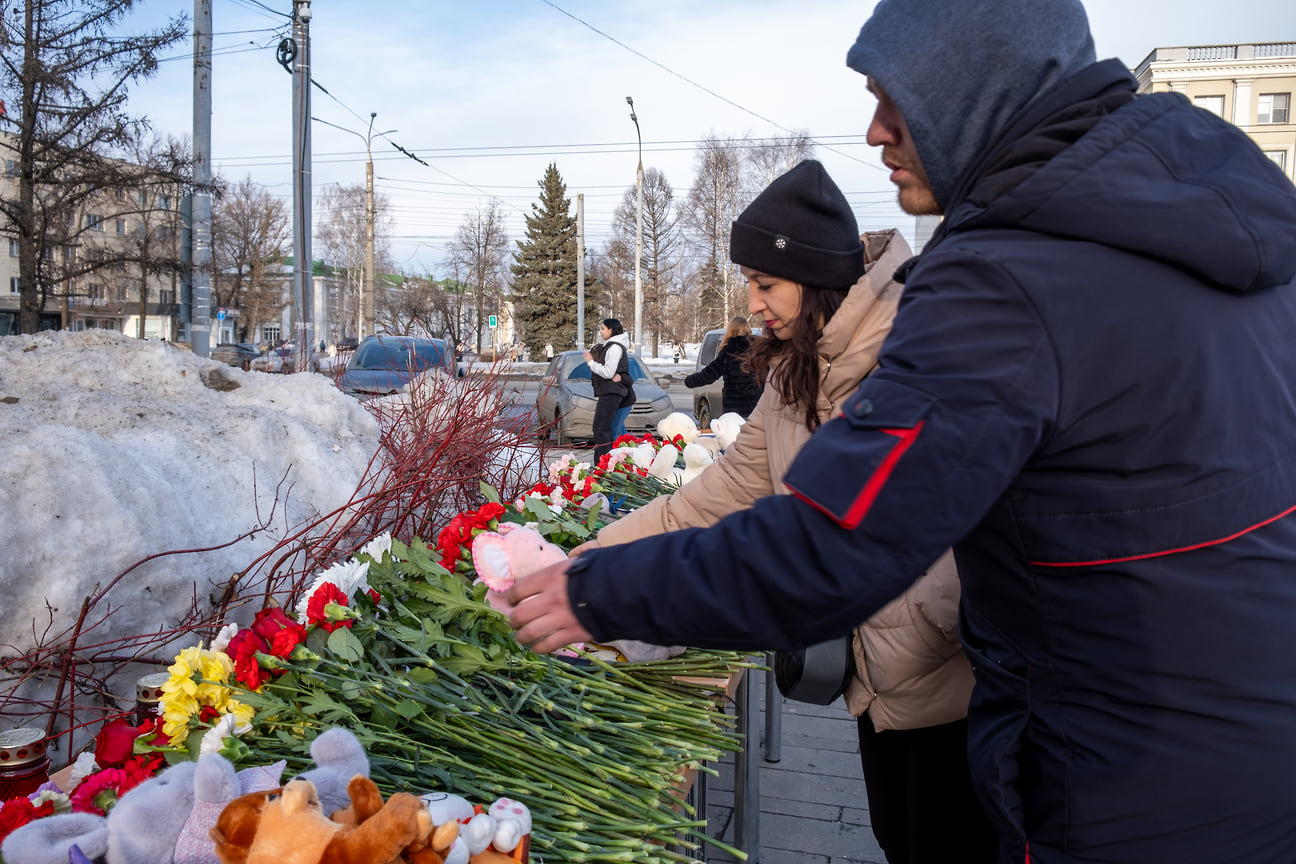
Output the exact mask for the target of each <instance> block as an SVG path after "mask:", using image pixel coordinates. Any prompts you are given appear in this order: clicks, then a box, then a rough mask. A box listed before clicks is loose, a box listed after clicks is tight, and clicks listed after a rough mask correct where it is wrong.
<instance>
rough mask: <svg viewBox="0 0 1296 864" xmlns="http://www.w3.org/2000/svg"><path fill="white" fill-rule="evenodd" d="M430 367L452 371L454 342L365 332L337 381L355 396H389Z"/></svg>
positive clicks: (345, 391)
mask: <svg viewBox="0 0 1296 864" xmlns="http://www.w3.org/2000/svg"><path fill="white" fill-rule="evenodd" d="M430 369H440V370H442V371H443V372H445V373H446V374H447V375H454V374H455V354H454V346H453V345H451V344H450V343H449V342H448V341H447V340H445V339H425V338H422V337H418V336H386V335H382V336H366V337H365V339H364V341H363V342H361V343H360V346H359V347H358V348H356V350H355V354H353V355H351V359H350V360H349V361H348V362H347V365H346V370H345V371H344V372H343V373H342V377H341V379H340V380H339V382H338V386H340V387H341V388H342V392H343V393H346V394H347V395H348V396H354V397H356V398H357V399H372V398H374V397H375V396H389V395H391V394H392V393H399V392H401V391H402V390H404V389H405V388H406V387H407V386H408V385H409V382H410V380H411V379H413V378H415V377H417V376H418V375H421V374H422V373H424V372H427V371H428V370H430Z"/></svg>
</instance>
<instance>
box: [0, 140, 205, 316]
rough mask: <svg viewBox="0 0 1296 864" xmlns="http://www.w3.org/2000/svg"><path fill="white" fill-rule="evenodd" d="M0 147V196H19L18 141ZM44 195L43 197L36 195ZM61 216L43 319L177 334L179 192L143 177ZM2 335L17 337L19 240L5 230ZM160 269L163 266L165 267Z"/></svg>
mask: <svg viewBox="0 0 1296 864" xmlns="http://www.w3.org/2000/svg"><path fill="white" fill-rule="evenodd" d="M3 134H4V137H5V138H6V139H8V140H6V141H4V142H3V144H4V145H6V146H0V152H3V153H4V154H5V157H6V158H5V167H4V173H3V175H0V195H3V196H4V197H5V198H9V199H14V198H17V196H18V166H17V163H16V161H15V160H14V159H13V158H10V157H12V154H14V153H15V152H16V143H15V142H14V138H13V136H12V135H9V134H8V133H3ZM37 194H38V195H40V194H41V191H40V190H38V192H37ZM78 200H79V203H78V204H77V205H75V206H74V207H72V208H70V209H67V210H66V212H63V213H61V214H59V215H58V216H57V217H56V218H57V222H56V230H57V234H58V238H57V241H56V242H54V243H51V244H50V248H48V249H47V250H46V260H45V267H44V270H45V272H46V274H48V276H49V278H50V281H51V286H52V292H51V296H50V298H49V299H48V301H47V303H46V305H45V308H44V310H43V313H42V315H41V326H42V327H43V328H48V329H66V330H89V329H107V330H116V331H118V332H121V333H127V334H129V335H132V336H138V335H142V336H144V337H147V338H151V339H175V338H176V337H177V334H178V329H179V317H180V306H179V299H180V297H179V291H180V272H179V268H178V266H174V265H178V262H179V260H180V239H181V237H180V235H181V217H180V190H179V188H178V187H176V186H175V185H174V184H167V183H161V182H158V181H157V180H156V179H155V178H148V177H146V176H144V175H143V172H140V181H139V184H138V185H134V186H131V187H125V186H117V187H114V188H109V189H102V190H91V191H90V192H89V193H88V194H87V195H84V196H80V197H79V199H78ZM0 243H4V245H5V247H7V253H8V254H3V253H0V280H2V281H0V335H8V334H13V333H17V332H18V310H19V298H20V291H21V284H20V282H19V279H20V271H19V242H18V238H17V236H16V234H15V232H14V230H13V228H12V226H9V225H0ZM159 265H162V266H159Z"/></svg>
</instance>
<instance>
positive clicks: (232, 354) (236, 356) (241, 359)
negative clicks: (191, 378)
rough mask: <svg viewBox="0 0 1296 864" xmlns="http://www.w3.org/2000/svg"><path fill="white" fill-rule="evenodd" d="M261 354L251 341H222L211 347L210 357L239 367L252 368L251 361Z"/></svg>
mask: <svg viewBox="0 0 1296 864" xmlns="http://www.w3.org/2000/svg"><path fill="white" fill-rule="evenodd" d="M260 356H261V352H260V351H258V350H257V347H256V346H255V345H253V344H252V343H251V342H237V343H236V342H222V343H221V344H220V345H217V346H216V347H215V348H213V349H211V359H213V360H218V361H220V362H221V363H228V364H229V365H230V366H237V367H239V368H240V369H243V370H245V371H246V370H248V369H251V368H252V361H253V360H255V359H257V358H258V357H260Z"/></svg>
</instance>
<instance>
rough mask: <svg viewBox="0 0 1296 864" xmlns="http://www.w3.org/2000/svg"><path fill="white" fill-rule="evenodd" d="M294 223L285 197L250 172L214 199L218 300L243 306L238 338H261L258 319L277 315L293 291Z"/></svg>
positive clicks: (217, 302) (239, 308)
mask: <svg viewBox="0 0 1296 864" xmlns="http://www.w3.org/2000/svg"><path fill="white" fill-rule="evenodd" d="M289 232H290V223H289V216H288V212H287V207H286V206H285V204H284V202H283V201H282V200H281V199H279V198H276V197H275V196H274V195H272V194H270V192H269V190H267V189H266V188H265V187H264V186H261V185H260V184H257V183H254V182H252V178H251V177H250V176H248V177H244V178H243V179H242V180H240V181H239V182H238V183H237V184H235V185H234V186H232V187H230V188H228V189H226V190H224V192H223V193H222V194H220V195H218V196H216V198H215V199H214V201H213V204H212V231H211V233H212V263H213V266H214V267H215V271H216V278H215V279H214V280H213V282H212V305H214V306H223V307H227V308H231V309H235V310H237V311H238V319H239V324H240V333H239V337H240V338H239V339H238V340H237V341H241V342H246V341H257V340H256V339H255V337H254V336H253V335H252V334H254V333H255V332H256V328H257V326H258V325H260V324H262V323H263V322H265V321H267V320H270V319H272V318H273V319H277V318H279V316H280V315H281V314H282V312H283V308H284V303H285V299H286V296H287V287H288V280H287V274H286V273H285V272H284V271H283V268H282V267H281V266H280V262H281V261H282V259H283V258H284V257H285V256H286V255H287V254H288V249H289V246H290V243H289Z"/></svg>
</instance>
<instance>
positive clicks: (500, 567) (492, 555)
mask: <svg viewBox="0 0 1296 864" xmlns="http://www.w3.org/2000/svg"><path fill="white" fill-rule="evenodd" d="M472 556H473V567H475V568H476V570H477V576H478V577H479V578H480V579H481V581H482V582H485V583H486V587H487V588H489V589H490V590H489V591H487V592H486V602H487V603H489V604H490V605H491V608H492V609H495V610H497V611H499V612H502V613H504V614H505V615H508V614H509V613H510V612H512V611H513V607H512V606H510V605H509V604H508V603H507V602H505V600H504V592H505V591H507V590H508V589H509V588H512V587H513V583H514V582H516V581H517V580H518V579H520V578H522V577H523V576H526V575H528V574H531V573H534V572H535V571H537V570H539V569H541V568H543V567H548V566H549V565H550V564H557V563H559V562H561V561H566V560H567V553H566V552H564V551H563V550H562V549H561V548H559V547H558V546H555V545H554V544H553V543H550V542H549V541H548V540H546V539H544V537H542V536H541V534H540V532H539V531H537V530H535V529H534V528H528V527H526V526H525V525H518V524H516V523H514V522H503V523H501V524H500V526H499V531H498V533H495V532H490V531H486V532H483V533H481V534H478V535H477V536H476V537H474V538H473V544H472Z"/></svg>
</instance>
